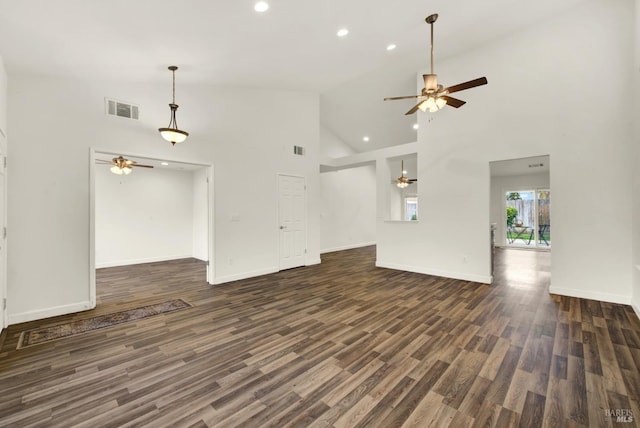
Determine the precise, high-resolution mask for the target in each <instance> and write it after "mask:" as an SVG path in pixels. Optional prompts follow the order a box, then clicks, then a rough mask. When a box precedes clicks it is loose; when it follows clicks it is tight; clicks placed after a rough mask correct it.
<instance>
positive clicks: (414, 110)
mask: <svg viewBox="0 0 640 428" xmlns="http://www.w3.org/2000/svg"><path fill="white" fill-rule="evenodd" d="M425 102H426V100H425V101H420V102H419V103H418V104H416V105H415V106H413V108H412V109H411V110H409V111H408V112H406V113H405V114H404V115H405V116H408V115H410V114H413V113H415V112H417V111H418V109H419V108H420V106H421V105H422V103H425Z"/></svg>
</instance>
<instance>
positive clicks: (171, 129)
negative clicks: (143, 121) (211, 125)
mask: <svg viewBox="0 0 640 428" xmlns="http://www.w3.org/2000/svg"><path fill="white" fill-rule="evenodd" d="M177 69H178V67H176V66H175V65H171V66H169V70H171V71H172V72H173V99H172V101H171V104H169V108H171V120H170V121H169V126H167V127H166V128H159V129H158V131H160V135H162V138H164V139H165V140H167V141H169V142H170V143H171V144H173V145H174V146H175V144H176V143H182V142H183V141H184V140H186V139H187V137H188V136H189V133H188V132H186V131H181V130H180V129H178V124H177V122H176V110H178V104H176V70H177Z"/></svg>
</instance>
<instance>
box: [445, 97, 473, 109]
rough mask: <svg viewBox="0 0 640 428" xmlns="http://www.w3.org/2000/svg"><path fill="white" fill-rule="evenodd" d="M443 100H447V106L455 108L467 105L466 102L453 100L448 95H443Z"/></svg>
mask: <svg viewBox="0 0 640 428" xmlns="http://www.w3.org/2000/svg"><path fill="white" fill-rule="evenodd" d="M442 99H444V100H447V104H448V105H450V106H451V107H455V108H460V107H462V106H463V105H465V104H466V103H467V102H466V101H462V100H459V99H457V98H452V97H449V96H447V95H443V96H442Z"/></svg>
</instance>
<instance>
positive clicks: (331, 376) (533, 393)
mask: <svg viewBox="0 0 640 428" xmlns="http://www.w3.org/2000/svg"><path fill="white" fill-rule="evenodd" d="M205 270H206V265H205V264H204V263H203V262H200V261H198V260H195V259H182V260H173V261H168V262H161V263H149V264H143V265H133V266H123V267H115V268H107V269H99V270H98V271H97V272H96V277H97V284H98V287H97V292H98V296H97V300H98V305H97V307H96V309H94V310H90V311H85V312H80V313H76V314H71V315H65V316H59V317H53V318H50V319H45V320H39V321H33V322H29V323H24V324H19V325H13V326H10V327H9V328H7V329H5V330H3V331H2V333H0V426H12V427H13V426H16V427H22V426H25V427H26V426H42V427H44V426H46V427H64V428H68V427H79V426H87V427H95V426H100V427H143V426H144V427H146V426H149V427H157V426H185V427H198V428H203V427H213V426H218V427H225V428H227V427H243V428H246V427H248V428H253V427H259V428H262V427H278V428H282V427H295V428H298V427H310V426H316V427H320V426H327V427H330V426H333V427H349V428H351V427H362V428H365V427H366V428H369V427H374V426H384V427H385V428H386V427H394V426H398V427H399V426H405V427H410V426H415V427H429V426H438V427H440V426H451V427H468V426H498V427H503V426H504V427H513V426H545V427H556V426H557V427H564V426H576V427H578V426H613V425H612V422H611V421H608V420H606V418H605V416H606V415H605V411H606V410H612V409H613V410H615V409H627V410H629V411H631V412H632V413H633V414H634V416H635V415H636V413H637V414H638V416H640V407H639V405H638V403H640V397H639V396H638V395H639V394H640V376H639V375H638V372H639V370H638V369H639V368H640V320H638V319H637V317H636V315H635V313H634V312H633V310H632V309H631V308H630V307H627V306H623V305H615V304H610V303H602V302H597V301H592V300H585V299H576V298H572V297H565V296H562V297H561V296H553V295H549V294H548V291H547V290H548V286H549V279H550V276H549V253H548V252H535V251H519V250H513V249H498V250H497V251H496V266H495V275H494V278H495V282H494V284H493V285H486V284H476V283H472V282H468V281H458V280H453V279H446V278H438V277H434V276H429V275H420V274H414V273H409V272H401V271H395V270H389V269H380V268H376V267H375V247H365V248H358V249H354V250H347V251H342V252H337V253H328V254H323V257H322V263H321V264H319V265H314V266H309V267H304V268H299V269H290V270H287V271H282V272H279V273H276V274H271V275H263V276H260V277H256V278H250V279H246V280H242V281H236V282H232V283H227V284H223V285H219V286H214V287H211V286H209V285H208V284H207V283H206V281H205V278H206V276H205ZM176 298H181V299H183V300H185V301H187V302H189V303H191V304H192V305H193V307H191V308H188V309H185V310H181V311H176V312H174V313H168V314H161V315H158V316H155V317H150V318H147V319H143V320H138V321H136V322H131V323H124V324H120V325H117V326H113V327H109V328H104V329H100V330H98V331H94V332H90V333H85V334H80V335H76V336H70V337H67V338H64V339H59V340H55V341H51V342H45V343H41V344H38V345H34V346H30V347H26V348H22V349H16V347H17V344H18V340H19V338H20V334H21V333H22V332H24V331H27V330H30V329H35V328H42V327H50V326H54V325H59V324H64V323H67V322H71V321H76V320H82V319H86V318H91V317H93V316H97V315H104V314H109V313H113V312H117V311H121V310H125V309H131V308H136V307H140V306H145V305H149V304H155V303H159V302H162V301H165V300H171V299H176ZM629 426H632V424H631V425H629Z"/></svg>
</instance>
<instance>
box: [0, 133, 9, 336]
mask: <svg viewBox="0 0 640 428" xmlns="http://www.w3.org/2000/svg"><path fill="white" fill-rule="evenodd" d="M5 144H6V142H5V139H4V134H3V133H2V130H1V129H0V331H2V329H3V328H5V327H6V326H7V310H6V309H7V308H6V302H7V300H6V299H7V251H6V247H7V240H6V239H7V236H6V233H5V231H6V229H5V226H6V222H5V219H6V194H7V192H6V190H7V189H6V182H7V180H6V174H5V171H6V161H5V150H4V148H5V147H6V145H5Z"/></svg>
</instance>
